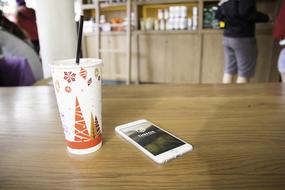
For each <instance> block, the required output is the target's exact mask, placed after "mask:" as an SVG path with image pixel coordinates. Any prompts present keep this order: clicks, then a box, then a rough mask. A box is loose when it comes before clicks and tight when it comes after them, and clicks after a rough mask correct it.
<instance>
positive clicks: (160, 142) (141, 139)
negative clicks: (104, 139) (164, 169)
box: [115, 119, 193, 164]
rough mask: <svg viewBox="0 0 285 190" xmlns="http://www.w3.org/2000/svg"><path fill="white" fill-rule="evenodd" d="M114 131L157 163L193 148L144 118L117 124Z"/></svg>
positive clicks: (164, 161)
mask: <svg viewBox="0 0 285 190" xmlns="http://www.w3.org/2000/svg"><path fill="white" fill-rule="evenodd" d="M115 131H116V132H117V134H119V135H120V136H122V137H123V138H124V139H126V140H127V141H128V142H130V143H132V144H133V145H135V146H136V147H137V148H138V149H139V150H141V151H142V152H143V153H144V154H146V155H147V156H148V157H149V158H151V159H152V160H154V161H155V162H156V163H158V164H163V163H166V162H167V161H169V160H171V159H174V158H176V157H178V156H181V155H183V154H185V153H187V152H190V151H192V149H193V147H192V145H191V144H188V143H187V142H185V141H183V140H181V139H179V138H178V137H176V136H174V135H172V134H170V133H169V132H167V131H165V130H163V129H161V128H160V127H158V126H157V125H155V124H153V123H151V122H150V121H147V120H145V119H143V120H138V121H134V122H131V123H127V124H124V125H120V126H117V127H116V128H115Z"/></svg>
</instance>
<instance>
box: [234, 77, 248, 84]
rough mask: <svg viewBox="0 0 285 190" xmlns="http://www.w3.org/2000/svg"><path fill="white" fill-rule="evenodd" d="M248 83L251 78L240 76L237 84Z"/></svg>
mask: <svg viewBox="0 0 285 190" xmlns="http://www.w3.org/2000/svg"><path fill="white" fill-rule="evenodd" d="M246 83H249V78H247V77H240V76H238V78H237V84H246Z"/></svg>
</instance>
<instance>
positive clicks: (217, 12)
mask: <svg viewBox="0 0 285 190" xmlns="http://www.w3.org/2000/svg"><path fill="white" fill-rule="evenodd" d="M216 19H218V20H219V21H223V20H224V15H223V13H222V11H221V7H220V6H218V10H217V11H216Z"/></svg>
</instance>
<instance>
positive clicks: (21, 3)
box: [16, 0, 40, 53]
mask: <svg viewBox="0 0 285 190" xmlns="http://www.w3.org/2000/svg"><path fill="white" fill-rule="evenodd" d="M16 2H17V5H18V8H17V13H16V24H17V25H18V26H19V27H20V28H21V29H22V30H23V31H24V32H25V34H26V36H27V37H28V38H29V40H30V41H31V42H32V44H33V46H34V49H35V50H36V52H37V53H39V51H40V43H39V38H38V29H37V23H36V14H35V11H34V10H33V9H32V8H28V7H27V6H26V2H25V0H16Z"/></svg>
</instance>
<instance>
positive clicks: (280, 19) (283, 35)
mask: <svg viewBox="0 0 285 190" xmlns="http://www.w3.org/2000/svg"><path fill="white" fill-rule="evenodd" d="M273 36H274V38H275V39H277V40H281V39H285V0H283V1H282V5H281V7H280V10H279V14H278V16H277V18H276V21H275V27H274V31H273Z"/></svg>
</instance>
